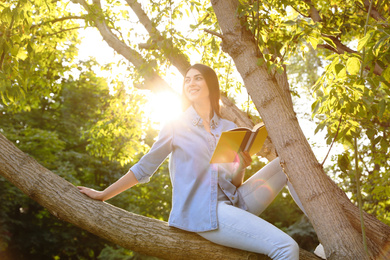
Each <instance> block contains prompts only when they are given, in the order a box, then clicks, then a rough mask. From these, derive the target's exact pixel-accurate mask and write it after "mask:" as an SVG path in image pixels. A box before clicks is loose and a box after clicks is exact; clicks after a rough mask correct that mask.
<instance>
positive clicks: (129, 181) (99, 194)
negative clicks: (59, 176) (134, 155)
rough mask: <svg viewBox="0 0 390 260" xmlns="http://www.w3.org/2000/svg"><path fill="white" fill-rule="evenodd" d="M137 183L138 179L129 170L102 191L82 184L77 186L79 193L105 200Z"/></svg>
mask: <svg viewBox="0 0 390 260" xmlns="http://www.w3.org/2000/svg"><path fill="white" fill-rule="evenodd" d="M137 183H138V180H137V179H136V178H135V175H134V173H133V172H132V171H131V170H130V171H128V172H127V173H126V174H125V175H123V176H122V178H120V179H119V180H117V181H116V182H114V183H113V184H111V185H110V186H109V187H107V188H106V189H105V190H104V191H97V190H94V189H90V188H87V187H82V186H79V187H77V188H78V189H79V191H80V192H81V193H84V194H85V195H87V196H88V197H90V198H92V199H95V200H101V201H105V200H108V199H111V198H112V197H114V196H116V195H118V194H119V193H121V192H123V191H125V190H127V189H129V188H131V187H133V186H134V185H136V184H137Z"/></svg>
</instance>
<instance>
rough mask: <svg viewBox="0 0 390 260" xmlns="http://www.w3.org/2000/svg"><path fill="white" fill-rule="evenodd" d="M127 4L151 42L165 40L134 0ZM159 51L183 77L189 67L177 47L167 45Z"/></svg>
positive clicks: (185, 57) (187, 60)
mask: <svg viewBox="0 0 390 260" xmlns="http://www.w3.org/2000/svg"><path fill="white" fill-rule="evenodd" d="M126 2H127V4H128V5H129V6H130V7H131V9H132V10H133V11H134V13H135V14H136V15H137V17H138V20H139V21H140V22H141V24H142V25H143V26H144V27H145V29H146V31H147V32H148V33H149V35H150V36H151V38H152V42H157V41H164V40H166V39H165V38H164V37H163V36H162V35H161V33H160V32H159V31H158V30H157V29H156V26H155V25H154V24H153V22H152V21H151V20H150V19H149V17H148V15H147V14H146V13H145V12H144V10H143V9H142V6H141V4H140V3H139V2H138V1H136V0H126ZM160 50H161V51H163V52H164V54H165V55H166V56H167V58H168V60H169V61H170V62H171V63H172V65H173V66H175V67H176V68H177V69H178V70H179V71H180V73H181V74H182V75H183V76H184V74H185V73H186V71H187V69H188V68H189V67H190V66H191V63H190V62H189V59H188V57H187V56H186V55H185V54H184V53H183V52H182V51H181V50H179V49H178V48H177V47H175V46H173V45H172V44H169V46H168V45H167V46H165V45H164V44H163V45H161V48H160Z"/></svg>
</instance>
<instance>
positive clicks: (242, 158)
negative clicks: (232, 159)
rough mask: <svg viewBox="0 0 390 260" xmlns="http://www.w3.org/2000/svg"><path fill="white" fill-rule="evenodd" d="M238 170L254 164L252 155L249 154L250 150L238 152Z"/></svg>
mask: <svg viewBox="0 0 390 260" xmlns="http://www.w3.org/2000/svg"><path fill="white" fill-rule="evenodd" d="M237 159H238V163H239V165H238V170H239V171H242V170H244V169H246V167H248V166H249V165H251V164H252V157H251V156H250V155H249V153H248V152H240V153H239V154H238V158H237Z"/></svg>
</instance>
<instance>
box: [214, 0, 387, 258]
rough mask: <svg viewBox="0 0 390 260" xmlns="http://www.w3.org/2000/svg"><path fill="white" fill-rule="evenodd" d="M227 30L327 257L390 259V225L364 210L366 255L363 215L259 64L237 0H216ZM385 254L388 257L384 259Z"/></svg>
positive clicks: (226, 39) (227, 41) (227, 46)
mask: <svg viewBox="0 0 390 260" xmlns="http://www.w3.org/2000/svg"><path fill="white" fill-rule="evenodd" d="M211 3H212V5H213V8H214V12H215V13H216V15H217V19H218V22H219V25H220V27H221V29H222V32H223V38H222V41H223V49H224V51H226V52H227V53H228V54H229V55H230V56H231V57H232V58H233V60H234V62H235V64H236V67H237V69H238V71H239V72H240V74H241V76H242V78H243V80H244V84H245V86H246V88H247V89H248V93H249V94H250V95H251V97H252V100H253V102H254V103H255V105H256V107H257V110H258V111H259V113H260V115H261V117H262V119H263V120H264V123H265V125H266V126H267V129H268V132H269V135H270V137H271V140H272V142H273V144H274V145H275V147H276V151H277V152H278V155H279V157H280V158H281V163H282V166H283V168H284V170H285V172H286V174H287V175H288V178H289V180H290V181H291V183H292V184H293V185H294V187H295V189H296V191H297V193H298V196H299V198H300V199H301V201H302V204H303V206H304V208H305V210H306V212H307V214H308V217H309V219H310V220H311V222H312V224H313V226H314V228H315V230H316V232H317V234H318V236H319V239H320V241H321V243H322V244H323V245H324V246H325V252H326V255H327V257H328V258H329V259H370V258H377V259H389V257H390V256H389V254H390V252H389V247H390V240H389V238H390V227H389V226H387V225H385V224H383V223H382V222H380V221H378V220H377V219H376V218H374V217H372V216H371V215H369V214H367V213H365V215H364V219H365V223H366V227H367V237H368V247H369V250H370V254H371V255H372V257H369V256H367V255H366V253H365V251H364V248H363V244H362V235H361V230H360V217H359V213H358V210H357V207H356V206H355V205H353V204H352V203H351V202H350V201H349V200H348V198H347V197H346V195H345V194H344V192H342V191H341V189H340V188H338V186H337V185H336V184H335V183H334V182H333V181H332V180H331V179H330V178H329V177H328V176H327V175H326V174H325V173H324V171H323V168H322V166H321V165H320V164H319V163H318V161H317V159H316V158H315V156H314V154H313V152H312V150H311V148H310V145H309V144H308V142H307V139H306V138H305V136H304V134H303V132H302V130H301V128H300V126H299V124H298V120H297V118H296V116H295V113H294V110H293V109H292V108H291V107H290V106H289V105H288V103H287V102H286V99H285V97H284V96H283V95H282V93H283V92H282V91H281V89H283V88H282V87H281V86H280V85H279V84H278V81H277V79H276V78H275V76H274V74H270V73H268V72H267V68H266V67H265V65H264V66H261V67H260V66H258V65H257V59H258V57H257V56H258V55H257V54H258V53H259V50H258V47H257V45H256V43H255V42H254V40H253V39H254V37H253V35H252V34H251V32H249V31H248V30H246V28H245V27H244V26H242V24H243V23H242V22H241V21H240V20H239V18H237V14H236V10H237V9H238V1H237V0H224V1H222V0H212V1H211ZM386 257H387V258H386Z"/></svg>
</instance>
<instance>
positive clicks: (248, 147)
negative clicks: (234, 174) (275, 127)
mask: <svg viewBox="0 0 390 260" xmlns="http://www.w3.org/2000/svg"><path fill="white" fill-rule="evenodd" d="M267 136H268V133H267V129H266V128H265V126H264V124H263V123H261V124H258V125H256V126H255V127H254V128H253V129H249V128H244V127H238V128H234V129H232V130H229V131H226V132H222V134H221V137H220V138H219V141H218V143H217V146H216V148H215V151H214V153H213V156H212V157H211V160H210V163H231V162H234V160H235V158H236V156H237V154H238V153H239V152H240V151H248V152H249V154H250V155H251V156H252V155H254V154H256V153H258V152H259V151H260V150H261V147H262V146H263V144H264V141H265V139H266V138H267Z"/></svg>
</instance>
